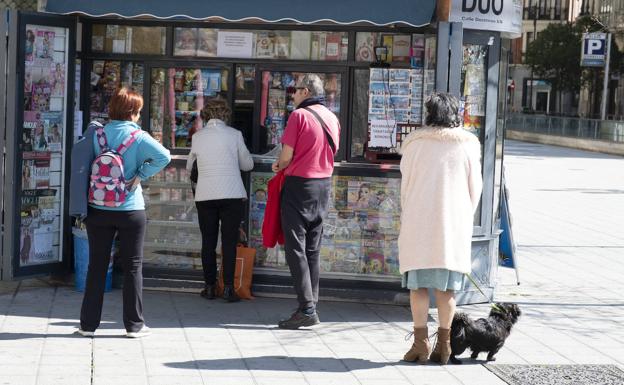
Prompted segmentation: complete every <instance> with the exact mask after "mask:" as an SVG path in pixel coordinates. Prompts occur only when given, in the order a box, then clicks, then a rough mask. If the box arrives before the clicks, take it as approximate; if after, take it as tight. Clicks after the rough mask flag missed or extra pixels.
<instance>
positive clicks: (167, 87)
mask: <svg viewBox="0 0 624 385" xmlns="http://www.w3.org/2000/svg"><path fill="white" fill-rule="evenodd" d="M228 76H229V70H228V69H226V68H222V67H217V66H214V67H202V68H198V67H186V68H184V67H166V68H153V69H152V73H151V90H150V91H151V93H150V133H151V134H152V136H153V137H154V139H156V140H158V141H160V142H161V143H162V144H163V145H164V146H165V147H167V148H169V149H175V148H188V147H190V140H191V137H192V136H193V134H194V133H195V132H196V131H197V130H198V129H199V128H200V127H202V125H203V122H202V120H201V116H200V112H201V109H202V108H203V106H204V105H205V104H206V102H207V101H208V99H210V98H214V97H222V98H225V99H227V98H228Z"/></svg>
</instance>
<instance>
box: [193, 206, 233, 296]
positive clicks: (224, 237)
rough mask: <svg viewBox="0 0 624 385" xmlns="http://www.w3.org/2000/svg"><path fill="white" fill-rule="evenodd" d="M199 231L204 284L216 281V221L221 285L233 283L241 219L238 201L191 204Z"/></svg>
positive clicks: (212, 283)
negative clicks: (219, 239) (193, 205)
mask: <svg viewBox="0 0 624 385" xmlns="http://www.w3.org/2000/svg"><path fill="white" fill-rule="evenodd" d="M195 206H196V207H197V216H198V218H199V229H200V231H201V235H202V250H201V255H202V267H203V269H204V281H205V282H206V284H207V285H214V283H215V281H216V280H217V253H216V250H215V249H216V248H217V238H218V236H219V221H221V248H222V250H223V252H222V254H223V260H222V261H221V265H222V268H223V283H224V284H225V285H231V284H233V283H234V270H235V269H236V244H237V242H238V229H239V226H240V223H241V220H242V219H243V200H242V199H214V200H207V201H197V202H195Z"/></svg>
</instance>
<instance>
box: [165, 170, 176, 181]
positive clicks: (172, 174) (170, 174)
mask: <svg viewBox="0 0 624 385" xmlns="http://www.w3.org/2000/svg"><path fill="white" fill-rule="evenodd" d="M177 181H178V170H177V169H175V168H174V167H167V168H166V169H165V182H177Z"/></svg>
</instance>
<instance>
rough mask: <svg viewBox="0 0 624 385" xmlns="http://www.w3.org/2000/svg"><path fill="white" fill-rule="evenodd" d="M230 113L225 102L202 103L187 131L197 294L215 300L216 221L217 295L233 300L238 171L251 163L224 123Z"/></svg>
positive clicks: (241, 194)
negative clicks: (192, 129)
mask: <svg viewBox="0 0 624 385" xmlns="http://www.w3.org/2000/svg"><path fill="white" fill-rule="evenodd" d="M230 116H231V110H230V108H229V107H228V105H227V103H226V101H225V100H223V99H220V98H215V99H211V100H210V101H208V103H206V105H205V106H204V108H203V109H202V111H201V118H202V120H203V121H204V122H205V124H204V126H203V127H202V128H201V129H200V130H199V131H197V132H196V133H195V134H194V135H193V141H192V147H191V153H190V154H189V157H188V161H187V164H186V168H187V170H189V172H190V171H191V169H192V167H193V162H195V160H197V170H198V178H197V187H196V190H195V206H196V207H197V216H198V218H199V228H200V230H201V234H202V250H201V255H202V267H203V270H204V282H205V287H204V290H202V292H201V293H200V294H201V296H202V297H204V298H206V299H213V298H215V282H216V279H217V260H216V251H215V249H216V248H217V238H218V233H219V222H220V223H221V246H222V250H223V260H222V263H221V265H222V269H223V283H224V290H223V298H224V299H225V300H226V301H228V302H235V301H238V300H239V298H238V296H237V295H236V293H235V292H234V288H233V282H234V270H235V267H236V243H237V241H238V234H239V233H238V228H239V226H240V223H241V220H242V218H243V211H244V206H243V201H244V200H245V199H246V198H247V192H246V191H245V186H244V185H243V180H242V179H241V173H240V172H241V170H242V171H249V170H251V169H252V168H253V165H254V162H253V159H252V157H251V155H250V154H249V150H248V149H247V147H246V146H245V141H244V140H243V135H242V134H241V132H240V131H239V130H237V129H235V128H232V127H229V126H228V125H227V124H226V123H227V122H229V120H230Z"/></svg>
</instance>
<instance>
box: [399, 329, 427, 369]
mask: <svg viewBox="0 0 624 385" xmlns="http://www.w3.org/2000/svg"><path fill="white" fill-rule="evenodd" d="M429 354H431V345H430V344H429V336H428V335H427V327H426V326H425V327H423V328H414V343H413V344H412V347H411V348H410V350H409V351H408V352H407V353H405V356H403V361H408V362H414V361H418V362H420V363H424V362H427V359H428V358H429Z"/></svg>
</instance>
